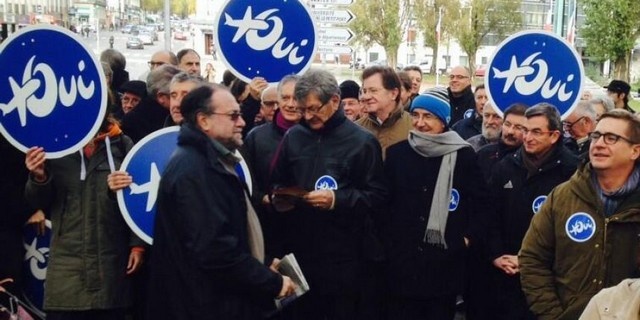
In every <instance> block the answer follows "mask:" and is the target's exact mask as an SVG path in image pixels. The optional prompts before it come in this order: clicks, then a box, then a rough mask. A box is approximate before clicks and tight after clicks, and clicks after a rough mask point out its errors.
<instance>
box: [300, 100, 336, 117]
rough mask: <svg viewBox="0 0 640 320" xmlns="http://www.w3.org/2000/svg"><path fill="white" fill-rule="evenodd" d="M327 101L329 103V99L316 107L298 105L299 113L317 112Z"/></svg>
mask: <svg viewBox="0 0 640 320" xmlns="http://www.w3.org/2000/svg"><path fill="white" fill-rule="evenodd" d="M327 103H329V101H327V102H325V103H323V104H322V105H320V106H319V107H317V108H307V107H298V110H299V111H300V113H302V114H307V113H308V114H318V113H319V112H320V111H321V110H322V108H324V106H326V105H327Z"/></svg>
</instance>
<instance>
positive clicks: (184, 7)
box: [171, 0, 196, 19]
mask: <svg viewBox="0 0 640 320" xmlns="http://www.w3.org/2000/svg"><path fill="white" fill-rule="evenodd" d="M171 12H172V13H174V14H176V15H178V16H180V17H182V18H183V19H184V18H187V17H188V16H189V15H190V14H193V13H195V12H196V0H172V1H171Z"/></svg>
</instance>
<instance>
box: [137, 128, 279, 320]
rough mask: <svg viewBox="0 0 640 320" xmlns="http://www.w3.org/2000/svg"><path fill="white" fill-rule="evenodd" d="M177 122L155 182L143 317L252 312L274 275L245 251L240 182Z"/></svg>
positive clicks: (270, 292)
mask: <svg viewBox="0 0 640 320" xmlns="http://www.w3.org/2000/svg"><path fill="white" fill-rule="evenodd" d="M220 161H221V159H220V154H219V153H218V151H216V150H215V148H214V147H213V145H212V144H211V141H210V140H209V138H208V137H207V136H206V135H204V134H203V133H202V132H201V131H199V130H198V129H195V128H193V127H192V126H190V125H186V124H183V125H182V127H181V128H180V135H179V137H178V149H177V150H176V151H175V152H174V154H173V155H172V156H171V160H170V162H169V164H168V165H167V167H166V169H165V171H164V173H163V175H162V179H161V180H160V188H159V190H158V212H157V216H156V220H155V229H154V243H153V252H152V254H151V262H150V274H151V276H150V281H149V284H150V285H149V288H150V289H149V291H148V301H147V314H148V319H259V318H260V314H261V313H262V312H263V311H264V310H265V309H266V308H267V306H269V305H273V298H275V297H276V296H277V295H278V293H279V292H280V289H281V287H282V277H281V276H280V275H278V274H276V273H274V272H272V271H270V270H269V269H268V268H267V267H266V266H264V265H263V264H262V263H261V262H260V261H258V260H256V259H255V258H254V257H253V256H252V255H251V253H250V249H249V242H248V234H247V206H246V201H245V195H244V185H243V184H242V182H241V181H240V180H239V179H238V177H237V176H235V175H233V174H231V173H229V172H227V171H226V170H225V168H224V167H223V165H222V163H221V162H220Z"/></svg>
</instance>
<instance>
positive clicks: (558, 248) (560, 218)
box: [519, 110, 640, 319]
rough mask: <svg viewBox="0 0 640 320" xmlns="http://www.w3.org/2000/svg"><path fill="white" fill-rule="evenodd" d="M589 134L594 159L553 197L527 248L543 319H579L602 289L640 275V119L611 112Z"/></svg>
mask: <svg viewBox="0 0 640 320" xmlns="http://www.w3.org/2000/svg"><path fill="white" fill-rule="evenodd" d="M589 137H590V139H591V146H590V148H589V160H590V161H589V162H587V163H585V164H584V165H583V166H581V167H580V168H579V169H578V171H577V172H576V174H574V175H573V177H572V178H571V179H570V180H569V181H567V182H566V183H563V184H561V185H559V186H558V187H556V188H555V189H554V190H553V191H552V192H551V193H550V194H549V197H548V198H547V201H546V202H545V204H544V205H543V206H542V208H541V210H540V212H539V213H538V214H536V215H535V216H534V218H533V220H532V222H531V225H530V227H529V230H528V231H527V234H526V235H525V238H524V240H523V243H522V249H521V250H520V254H519V261H520V268H521V270H520V273H521V280H522V289H523V291H524V293H525V296H526V297H527V301H528V303H529V307H530V309H531V311H532V312H533V313H534V314H535V315H536V316H537V318H538V319H578V317H579V316H580V314H581V313H582V311H583V310H584V308H585V306H586V305H587V303H588V302H589V299H591V297H593V296H594V295H595V294H596V293H598V291H600V290H601V289H603V288H607V287H611V286H614V285H616V284H618V283H619V282H620V281H622V280H623V279H625V278H632V277H633V278H637V277H638V276H639V275H640V269H639V267H638V261H639V260H638V258H640V250H639V249H640V236H639V235H640V189H639V188H638V187H639V181H640V167H639V166H638V165H637V161H638V157H640V120H638V119H637V118H636V117H634V116H633V115H632V114H631V113H629V112H627V111H624V110H614V111H610V112H608V113H605V114H603V115H602V117H601V119H600V121H599V122H598V125H597V126H596V128H595V131H593V132H592V133H591V134H590V136H589Z"/></svg>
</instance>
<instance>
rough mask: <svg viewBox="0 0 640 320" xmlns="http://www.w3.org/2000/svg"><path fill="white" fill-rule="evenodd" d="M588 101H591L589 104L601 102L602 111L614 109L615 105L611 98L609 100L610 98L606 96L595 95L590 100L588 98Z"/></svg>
mask: <svg viewBox="0 0 640 320" xmlns="http://www.w3.org/2000/svg"><path fill="white" fill-rule="evenodd" d="M589 102H591V104H601V105H603V106H604V109H605V111H604V112H609V111H611V110H613V109H615V105H614V103H613V100H611V98H609V97H607V96H598V97H595V98H593V99H591V100H589Z"/></svg>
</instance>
